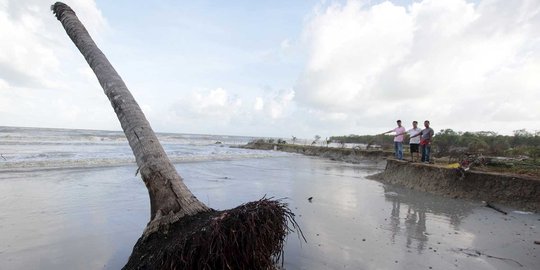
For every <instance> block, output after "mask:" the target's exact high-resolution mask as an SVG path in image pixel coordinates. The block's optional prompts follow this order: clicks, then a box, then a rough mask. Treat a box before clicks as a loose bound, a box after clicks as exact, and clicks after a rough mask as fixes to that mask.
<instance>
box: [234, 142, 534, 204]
mask: <svg viewBox="0 0 540 270" xmlns="http://www.w3.org/2000/svg"><path fill="white" fill-rule="evenodd" d="M242 148H248V149H261V150H279V151H285V152H292V153H300V154H304V155H308V156H319V157H323V158H329V159H331V160H337V161H344V162H350V163H360V162H362V161H365V160H384V159H386V158H388V157H392V152H388V151H381V150H356V149H348V148H329V147H318V146H307V145H291V144H270V143H250V144H248V145H245V146H243V147H242ZM370 178H371V179H375V180H379V181H381V182H384V183H389V184H395V185H401V186H405V187H407V188H410V189H414V190H419V191H424V192H430V193H434V194H439V195H443V196H447V197H452V198H464V199H475V200H482V201H486V202H496V203H501V204H504V205H509V206H514V207H517V208H520V209H525V210H530V211H534V212H540V179H536V178H533V177H528V176H520V175H508V174H502V173H490V172H478V171H466V172H464V171H460V170H458V169H452V168H446V167H442V166H437V165H431V164H421V163H410V162H407V161H399V160H395V159H388V160H387V165H386V169H385V170H384V171H383V172H381V173H379V174H376V175H373V176H371V177H370Z"/></svg>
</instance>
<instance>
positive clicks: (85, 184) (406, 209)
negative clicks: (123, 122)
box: [0, 155, 540, 269]
mask: <svg viewBox="0 0 540 270" xmlns="http://www.w3.org/2000/svg"><path fill="white" fill-rule="evenodd" d="M176 166H177V168H178V170H179V171H180V173H181V174H182V176H183V177H184V178H185V181H186V183H187V185H188V186H189V187H190V188H191V189H192V190H193V191H194V193H195V194H196V195H197V197H199V199H201V200H202V201H203V202H205V203H206V204H208V205H209V206H210V207H212V208H216V209H225V208H231V207H234V206H237V205H239V204H241V203H244V202H247V201H252V200H257V199H259V198H261V197H263V196H267V197H275V198H283V199H284V200H285V201H286V202H288V203H289V204H290V207H291V209H292V210H293V211H294V212H295V213H296V215H297V221H298V223H299V224H300V225H301V227H302V230H303V233H304V236H305V238H306V240H307V242H303V240H299V237H298V235H296V234H292V235H290V236H289V238H288V240H287V244H286V247H285V261H284V265H283V266H284V268H285V269H538V265H540V246H539V245H536V244H534V241H535V240H540V230H539V228H540V215H538V214H533V213H528V212H520V211H519V210H518V209H512V208H505V207H504V206H503V207H502V208H503V209H504V210H506V211H507V212H508V215H503V214H501V213H499V212H496V211H494V210H493V209H490V208H486V207H484V206H483V204H482V202H479V201H465V200H457V199H449V198H442V197H439V196H434V195H430V194H426V193H421V192H414V191H411V190H407V189H403V188H399V187H396V186H390V185H384V184H382V183H379V182H377V181H373V180H368V179H366V176H368V175H370V174H373V173H376V172H379V171H380V170H381V169H382V168H383V167H384V164H381V163H379V164H377V163H374V162H373V163H365V164H345V163H340V162H332V161H328V160H324V159H319V158H310V157H305V156H298V155H290V156H284V157H270V158H256V159H255V158H253V159H239V160H226V161H204V162H187V163H180V164H177V165H176ZM135 170H136V168H135V167H134V166H121V167H108V168H93V169H69V170H43V171H39V170H38V171H25V172H20V171H19V172H2V174H0V269H119V268H121V267H122V266H123V264H124V263H125V262H126V261H127V258H128V256H129V254H130V253H131V249H132V247H133V245H134V243H135V242H136V240H137V239H138V237H139V236H140V235H141V232H142V230H143V228H144V226H145V224H146V222H147V221H148V215H149V202H148V195H147V193H146V189H145V187H144V185H143V183H142V181H141V180H140V179H139V178H138V177H136V176H134V172H135ZM310 197H311V198H312V199H311V200H308V198H310Z"/></svg>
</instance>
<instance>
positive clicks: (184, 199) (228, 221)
mask: <svg viewBox="0 0 540 270" xmlns="http://www.w3.org/2000/svg"><path fill="white" fill-rule="evenodd" d="M51 9H52V11H53V13H54V14H55V15H56V18H57V19H58V20H59V21H60V22H61V23H62V26H63V27H64V29H65V30H66V33H67V34H68V36H69V37H70V38H71V40H72V41H73V43H74V44H75V46H76V47H77V48H78V49H79V51H80V52H81V54H82V55H83V56H84V58H85V59H86V61H87V62H88V64H89V65H90V68H92V70H93V71H94V73H95V75H96V77H97V79H98V81H99V83H100V84H101V87H102V88H103V91H104V92H105V95H106V96H107V97H108V98H109V101H110V102H111V105H112V107H113V109H114V111H115V112H116V115H117V116H118V119H119V120H120V124H121V126H122V129H123V130H124V133H125V135H126V138H127V140H128V142H129V145H130V147H131V149H132V151H133V154H134V155H135V159H136V162H137V166H138V172H140V175H141V178H142V180H143V181H144V183H145V185H146V187H147V189H148V193H149V197H150V222H149V223H148V224H147V226H146V228H145V230H144V232H143V234H142V236H141V237H140V239H139V240H138V241H137V243H136V245H135V247H134V248H133V252H132V254H131V256H130V258H129V261H128V263H127V264H126V266H124V269H272V268H275V265H276V263H277V261H278V260H279V259H280V258H281V259H282V258H283V257H282V255H283V254H282V253H283V243H284V241H285V237H286V236H287V234H288V233H290V232H291V231H293V230H295V229H298V230H299V228H298V225H297V223H296V222H295V220H294V214H293V213H292V212H291V211H290V210H289V209H288V208H287V205H286V204H284V203H282V202H280V201H277V200H271V199H266V198H263V199H261V200H259V201H256V202H251V203H247V204H244V205H241V206H239V207H237V208H234V209H231V210H226V211H216V210H213V209H210V208H209V207H208V206H206V205H205V204H203V203H202V202H201V201H199V200H198V199H197V198H196V197H195V196H194V195H193V194H192V193H191V191H190V190H189V189H188V187H187V186H186V185H185V184H184V182H183V180H182V178H181V177H180V175H179V174H178V173H177V171H176V169H175V167H174V166H173V164H172V163H171V161H170V160H169V158H168V157H167V155H166V154H165V151H164V150H163V147H162V146H161V144H160V143H159V141H158V139H157V137H156V135H155V134H154V131H153V130H152V128H151V127H150V123H149V122H148V120H147V119H146V117H145V116H144V114H143V112H142V110H141V109H140V107H139V105H138V104H137V102H136V101H135V99H134V98H133V96H132V95H131V93H130V92H129V90H128V88H127V87H126V85H125V83H124V82H123V80H122V78H121V77H120V75H118V73H117V72H116V71H115V69H114V68H113V67H112V65H111V64H110V63H109V61H108V60H107V58H106V57H105V55H104V54H103V52H101V50H100V49H99V48H98V47H97V45H96V44H95V43H94V41H93V40H92V38H91V37H90V35H89V34H88V31H87V30H86V28H85V27H84V26H83V24H82V23H81V22H80V21H79V19H78V18H77V16H76V14H75V12H74V11H73V10H72V9H71V8H70V7H69V6H67V5H66V4H64V3H60V2H57V3H55V4H54V5H52V6H51ZM300 235H301V232H300Z"/></svg>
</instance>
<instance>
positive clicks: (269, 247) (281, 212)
mask: <svg viewBox="0 0 540 270" xmlns="http://www.w3.org/2000/svg"><path fill="white" fill-rule="evenodd" d="M294 230H297V231H298V233H299V236H302V237H303V235H302V231H301V230H300V228H299V227H298V224H297V223H296V221H295V220H294V214H293V213H292V212H291V211H290V209H289V208H288V207H287V205H286V204H285V203H282V202H280V201H278V200H272V199H266V198H263V199H261V200H259V201H255V202H250V203H247V204H243V205H241V206H238V207H236V208H234V209H231V210H226V211H211V212H203V213H199V214H197V215H194V216H186V217H183V218H182V219H180V220H178V221H177V222H175V223H174V224H171V225H170V226H169V228H168V230H167V231H164V230H160V231H158V232H155V233H153V234H152V235H150V236H149V237H148V238H146V239H144V238H143V237H141V238H140V239H139V241H137V244H136V245H135V247H134V248H133V253H132V254H131V257H130V258H129V261H128V263H127V264H126V266H124V269H276V264H277V263H278V262H279V261H280V260H281V262H283V245H284V241H285V238H286V236H287V234H288V233H290V232H293V231H294ZM304 240H305V239H304Z"/></svg>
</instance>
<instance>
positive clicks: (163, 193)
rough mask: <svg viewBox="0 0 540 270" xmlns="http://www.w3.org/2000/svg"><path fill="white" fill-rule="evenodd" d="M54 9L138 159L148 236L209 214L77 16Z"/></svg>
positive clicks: (65, 8) (65, 9) (59, 7)
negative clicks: (147, 213)
mask: <svg viewBox="0 0 540 270" xmlns="http://www.w3.org/2000/svg"><path fill="white" fill-rule="evenodd" d="M51 9H52V10H53V12H54V14H55V15H56V18H57V19H58V20H59V21H60V22H61V23H62V26H63V27H64V29H65V30H66V32H67V34H68V36H69V37H70V38H71V40H72V41H73V43H75V46H77V48H78V49H79V51H80V52H81V53H82V55H83V56H84V58H85V59H86V61H87V62H88V64H89V65H90V68H92V70H93V71H94V73H95V74H96V76H97V78H98V80H99V83H100V84H101V87H102V88H103V90H104V92H105V95H107V97H108V98H109V100H110V102H111V105H112V107H113V108H114V111H115V112H116V115H117V116H118V120H120V124H121V125H122V129H123V130H124V133H125V135H126V137H127V139H128V141H129V145H130V146H131V149H132V151H133V154H134V155H135V159H136V161H137V165H138V166H139V171H140V174H141V177H142V180H143V181H144V183H145V184H146V187H147V188H148V193H149V195H150V208H151V210H150V211H151V218H150V223H149V224H148V226H147V229H146V232H145V234H147V233H151V232H152V231H154V230H157V229H158V227H159V226H160V225H162V224H169V223H172V222H175V221H177V220H178V219H180V218H181V217H183V216H185V215H194V214H197V213H200V212H204V211H209V210H210V209H209V208H208V207H207V206H206V205H204V204H203V203H202V202H200V201H199V200H198V199H197V198H196V197H195V196H194V195H193V194H192V193H191V191H190V190H189V189H188V188H187V186H186V185H185V184H184V182H183V180H182V178H181V177H180V175H179V174H178V173H177V172H176V169H175V168H174V166H173V165H172V163H171V161H170V160H169V158H168V157H167V155H166V154H165V151H164V150H163V147H162V146H161V144H160V143H159V141H158V139H157V137H156V135H155V134H154V131H153V130H152V128H151V127H150V123H148V121H147V120H146V117H145V116H144V114H143V112H142V110H141V108H140V107H139V105H138V104H137V102H136V101H135V99H134V98H133V96H132V95H131V93H130V92H129V90H128V88H127V87H126V85H125V83H124V82H123V81H122V78H121V77H120V75H118V73H117V72H116V70H114V68H113V67H112V65H111V64H110V63H109V61H108V60H107V58H106V57H105V55H104V54H103V53H102V52H101V50H100V49H99V48H98V47H97V46H96V44H95V43H94V41H93V40H92V38H91V37H90V35H89V34H88V31H86V28H85V27H84V26H83V24H82V23H81V22H80V21H79V19H78V18H77V16H76V15H75V12H74V11H73V10H72V9H71V8H70V7H69V6H67V5H65V4H63V3H60V2H57V3H55V4H54V5H53V6H51Z"/></svg>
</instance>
